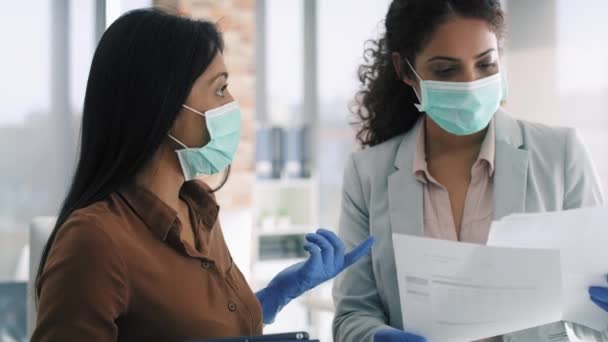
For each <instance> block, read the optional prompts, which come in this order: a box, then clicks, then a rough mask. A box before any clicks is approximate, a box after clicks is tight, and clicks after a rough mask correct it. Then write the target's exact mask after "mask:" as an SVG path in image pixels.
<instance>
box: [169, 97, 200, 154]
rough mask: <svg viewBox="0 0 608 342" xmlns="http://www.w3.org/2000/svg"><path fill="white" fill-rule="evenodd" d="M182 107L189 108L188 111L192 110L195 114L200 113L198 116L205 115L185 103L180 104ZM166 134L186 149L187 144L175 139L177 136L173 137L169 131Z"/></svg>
mask: <svg viewBox="0 0 608 342" xmlns="http://www.w3.org/2000/svg"><path fill="white" fill-rule="evenodd" d="M182 107H184V108H186V109H187V110H189V111H191V112H193V113H196V114H198V115H200V116H202V117H206V115H205V113H202V112H199V111H198V110H196V109H194V108H192V107H190V106H188V105H186V104H183V105H182ZM167 135H168V136H169V138H171V139H172V140H173V141H175V142H176V143H178V144H179V145H180V146H181V147H183V148H186V149H187V148H189V147H188V146H186V145H185V144H184V143H182V142H181V141H179V140H177V138H175V137H174V136H173V135H171V133H167Z"/></svg>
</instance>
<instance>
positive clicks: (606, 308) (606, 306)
mask: <svg viewBox="0 0 608 342" xmlns="http://www.w3.org/2000/svg"><path fill="white" fill-rule="evenodd" d="M591 301H592V302H594V303H595V305H597V306H599V307H600V308H602V310H604V311H606V312H608V303H606V302H602V301H600V300H597V299H595V298H593V297H591Z"/></svg>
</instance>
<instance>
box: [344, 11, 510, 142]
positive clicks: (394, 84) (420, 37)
mask: <svg viewBox="0 0 608 342" xmlns="http://www.w3.org/2000/svg"><path fill="white" fill-rule="evenodd" d="M454 15H459V16H462V17H465V18H479V19H483V20H485V21H487V22H488V24H489V25H490V27H491V28H492V30H493V31H494V32H495V33H496V34H497V36H498V38H499V41H500V40H501V38H502V37H503V35H504V30H505V28H504V26H505V24H504V22H505V18H504V13H503V11H502V8H501V5H500V0H393V2H392V3H391V5H390V7H389V10H388V13H387V15H386V19H385V33H384V35H383V36H382V37H380V39H378V40H369V41H367V42H366V45H367V46H366V49H365V52H364V54H363V59H364V64H362V65H361V66H360V67H359V72H358V76H359V81H360V82H361V90H360V91H359V92H358V93H357V95H356V97H355V101H354V103H353V106H352V107H351V111H352V112H353V114H354V115H355V122H354V123H353V124H354V125H355V126H356V127H357V140H358V141H359V143H360V144H361V145H362V147H368V146H374V145H377V144H380V143H382V142H384V141H387V140H389V139H391V138H392V137H394V136H397V135H399V134H402V133H405V132H407V131H409V130H410V129H411V128H412V127H413V126H414V125H415V124H416V122H417V121H418V119H419V118H420V116H421V113H420V112H419V111H418V110H417V109H416V108H415V107H414V104H415V103H417V102H418V99H417V97H416V94H415V93H414V91H413V89H412V88H411V87H409V86H407V85H406V84H405V83H404V82H403V81H402V79H403V77H402V76H407V77H413V75H412V72H411V70H410V68H409V67H404V66H403V65H402V66H401V70H402V73H403V75H397V73H396V71H395V68H394V65H393V60H392V53H393V52H398V53H399V54H400V56H401V60H402V63H403V62H404V61H405V58H407V59H408V60H410V61H412V64H413V63H414V61H415V59H416V55H417V54H418V53H419V52H420V50H422V49H423V48H424V46H425V45H426V43H427V42H428V41H429V40H430V39H431V36H432V35H433V33H434V32H435V31H436V29H437V28H438V27H439V26H440V25H441V24H443V23H445V22H446V21H447V20H448V19H449V18H450V17H452V16H454Z"/></svg>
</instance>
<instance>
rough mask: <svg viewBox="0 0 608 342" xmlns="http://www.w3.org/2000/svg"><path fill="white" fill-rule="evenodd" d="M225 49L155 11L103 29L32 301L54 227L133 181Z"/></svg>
mask: <svg viewBox="0 0 608 342" xmlns="http://www.w3.org/2000/svg"><path fill="white" fill-rule="evenodd" d="M223 49H224V43H223V40H222V37H221V34H220V32H219V31H218V30H217V28H216V27H215V25H214V24H212V23H210V22H206V21H197V20H192V19H188V18H185V17H180V16H176V15H173V14H170V13H167V12H164V11H161V10H159V9H139V10H134V11H131V12H128V13H126V14H124V15H123V16H121V17H120V18H118V19H117V20H116V21H115V22H114V23H113V24H112V25H110V27H109V28H108V29H107V30H106V31H105V33H104V34H103V36H102V37H101V40H100V41H99V44H98V46H97V49H96V50H95V54H94V56H93V61H92V63H91V70H90V72H89V79H88V82H87V89H86V94H85V98H84V109H83V115H82V127H81V133H80V135H81V137H80V153H79V160H78V163H77V165H76V171H75V174H74V177H73V179H72V183H71V186H70V188H69V190H68V193H67V196H66V198H65V200H64V202H63V204H62V206H61V209H60V211H59V214H58V217H57V222H56V223H55V227H54V229H53V231H52V233H51V235H50V237H49V240H48V241H47V243H46V246H45V248H44V250H43V253H42V258H41V260H40V265H39V268H38V272H37V275H36V298H38V297H39V296H40V278H41V275H42V273H43V270H44V266H45V263H46V260H47V257H48V255H49V252H50V250H51V247H52V245H53V241H54V239H55V236H56V234H57V231H58V229H59V227H61V226H62V225H63V224H64V223H65V221H66V220H67V218H68V217H69V216H70V215H71V214H72V213H73V212H74V211H76V210H78V209H81V208H84V207H86V206H89V205H91V204H92V203H95V202H97V201H100V200H103V199H104V198H107V196H108V195H110V194H111V193H113V192H115V191H117V190H118V189H119V188H120V187H121V186H123V185H125V184H128V183H129V182H132V181H134V177H135V175H136V174H137V173H138V172H139V171H140V170H141V169H142V168H143V167H144V166H145V165H146V163H148V162H149V161H150V160H151V159H152V157H153V156H154V154H155V152H156V151H157V150H158V148H159V147H160V146H161V144H162V142H163V141H164V140H165V139H166V137H167V133H168V132H169V130H170V129H171V127H172V126H173V123H174V121H175V119H176V117H177V114H178V113H179V111H180V108H181V106H182V104H183V103H184V102H185V101H186V98H187V97H188V94H189V93H190V90H191V89H192V86H193V84H194V82H195V80H196V79H197V78H198V77H199V76H200V75H201V74H202V73H203V72H204V71H205V70H206V69H207V68H208V66H209V65H210V64H211V62H212V60H213V58H214V57H215V56H216V55H217V54H218V53H220V52H222V51H223ZM225 181H226V177H225V178H224V181H223V182H225ZM222 185H223V183H222ZM220 187H221V185H220Z"/></svg>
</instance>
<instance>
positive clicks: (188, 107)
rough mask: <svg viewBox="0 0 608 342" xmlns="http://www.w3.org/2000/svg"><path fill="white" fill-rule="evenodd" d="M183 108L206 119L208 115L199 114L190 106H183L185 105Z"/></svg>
mask: <svg viewBox="0 0 608 342" xmlns="http://www.w3.org/2000/svg"><path fill="white" fill-rule="evenodd" d="M182 107H184V108H186V109H187V110H189V111H191V112H193V113H196V114H198V115H200V116H202V117H205V116H206V115H205V113H202V112H199V111H198V110H196V109H194V108H192V107H190V106H188V105H185V104H183V105H182Z"/></svg>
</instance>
